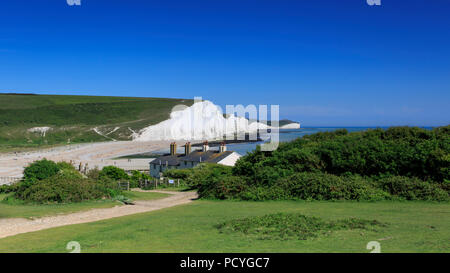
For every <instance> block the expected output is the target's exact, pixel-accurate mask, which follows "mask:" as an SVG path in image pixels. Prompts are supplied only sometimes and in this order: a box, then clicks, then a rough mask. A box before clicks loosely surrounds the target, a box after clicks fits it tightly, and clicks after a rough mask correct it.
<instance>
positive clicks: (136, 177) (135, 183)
mask: <svg viewBox="0 0 450 273" xmlns="http://www.w3.org/2000/svg"><path fill="white" fill-rule="evenodd" d="M143 180H150V176H149V175H148V174H146V173H141V172H140V171H133V172H132V175H131V177H130V188H138V187H139V186H140V181H143Z"/></svg>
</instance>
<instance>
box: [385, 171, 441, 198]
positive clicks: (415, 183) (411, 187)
mask: <svg viewBox="0 0 450 273" xmlns="http://www.w3.org/2000/svg"><path fill="white" fill-rule="evenodd" d="M377 183H378V184H379V186H380V188H382V189H383V190H385V191H387V192H389V193H390V194H391V195H394V196H398V197H401V198H404V199H406V200H434V201H446V200H449V195H448V191H445V190H444V189H442V188H441V186H440V185H439V184H437V183H434V182H425V181H422V180H420V179H418V178H409V177H403V176H393V177H389V178H385V179H380V180H379V181H378V182H377Z"/></svg>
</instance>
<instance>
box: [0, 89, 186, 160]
mask: <svg viewBox="0 0 450 273" xmlns="http://www.w3.org/2000/svg"><path fill="white" fill-rule="evenodd" d="M192 103H193V100H184V99H166V98H133V97H100V96H58V95H8V94H0V151H10V150H14V149H17V148H18V147H19V148H21V149H22V148H25V149H27V148H33V147H39V146H49V145H50V146H51V145H58V144H67V143H68V142H69V140H70V143H85V142H97V141H110V140H111V139H112V138H113V139H117V140H129V139H130V135H131V133H132V132H131V130H134V131H137V130H140V129H142V128H144V127H147V126H149V125H153V124H156V123H159V122H161V121H163V120H166V119H167V118H169V115H170V111H171V109H172V108H173V107H174V106H175V105H179V104H184V105H188V106H190V105H192ZM42 126H49V127H52V130H51V131H49V132H47V134H46V136H45V137H43V136H41V135H40V134H38V133H30V132H27V129H29V128H32V127H42ZM94 127H98V130H100V131H101V132H103V133H108V132H111V131H112V130H113V129H115V128H116V127H119V129H118V130H116V131H115V132H113V133H111V134H110V135H108V137H104V136H101V135H99V134H97V133H96V132H94V131H93V130H92V128H94ZM130 129H131V130H130Z"/></svg>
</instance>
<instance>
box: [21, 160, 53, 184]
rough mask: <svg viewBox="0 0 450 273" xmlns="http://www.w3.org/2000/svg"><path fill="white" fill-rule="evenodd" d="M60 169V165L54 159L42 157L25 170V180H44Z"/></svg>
mask: <svg viewBox="0 0 450 273" xmlns="http://www.w3.org/2000/svg"><path fill="white" fill-rule="evenodd" d="M59 170H60V167H59V166H58V165H57V164H56V163H55V162H53V161H51V160H47V159H42V160H39V161H35V162H33V163H31V164H30V165H29V166H28V167H26V168H25V170H24V171H23V176H24V180H28V181H35V180H43V179H46V178H49V177H51V176H54V175H55V174H57V173H58V172H59Z"/></svg>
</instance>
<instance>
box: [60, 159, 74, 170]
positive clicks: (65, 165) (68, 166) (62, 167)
mask: <svg viewBox="0 0 450 273" xmlns="http://www.w3.org/2000/svg"><path fill="white" fill-rule="evenodd" d="M56 165H57V166H58V168H59V169H60V170H73V171H75V170H76V168H75V167H74V166H73V165H72V164H70V163H68V162H65V161H61V162H58V163H56Z"/></svg>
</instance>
